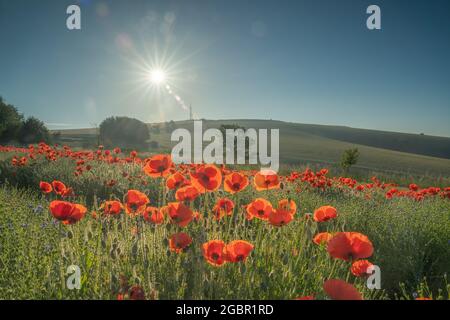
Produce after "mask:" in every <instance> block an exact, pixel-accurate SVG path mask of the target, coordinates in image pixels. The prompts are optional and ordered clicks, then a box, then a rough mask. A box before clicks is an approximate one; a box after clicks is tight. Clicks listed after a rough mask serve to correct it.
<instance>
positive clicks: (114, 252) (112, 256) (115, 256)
mask: <svg viewBox="0 0 450 320" xmlns="http://www.w3.org/2000/svg"><path fill="white" fill-rule="evenodd" d="M109 256H110V257H111V259H113V260H116V258H117V255H116V250H114V249H111V251H110V252H109Z"/></svg>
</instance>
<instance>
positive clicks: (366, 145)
mask: <svg viewBox="0 0 450 320" xmlns="http://www.w3.org/2000/svg"><path fill="white" fill-rule="evenodd" d="M222 124H225V125H230V124H237V125H239V126H241V127H244V128H255V129H260V128H267V129H270V128H278V129H279V130H280V162H281V163H282V164H284V165H293V166H299V165H312V166H314V165H318V166H320V165H323V166H327V167H332V168H334V167H337V166H338V164H339V162H340V159H341V156H342V153H343V151H344V150H346V149H349V148H354V147H357V148H358V149H359V151H360V159H359V161H358V163H357V165H356V166H355V169H354V172H353V174H354V175H356V176H359V175H360V173H363V172H373V173H377V174H378V175H386V176H387V177H392V176H401V175H404V174H407V175H410V176H412V177H413V178H414V179H415V180H418V179H419V180H425V181H427V183H430V182H429V181H437V183H438V184H439V185H445V184H448V181H449V179H450V138H444V137H433V136H422V135H419V134H403V133H395V132H384V131H374V130H365V129H354V128H348V127H336V126H319V125H306V124H297V123H288V122H282V121H272V120H204V124H203V128H204V129H206V128H219V127H220V125H222ZM165 125H166V124H165V123H158V124H151V125H149V126H150V127H152V126H158V127H159V128H160V130H159V131H160V132H159V133H158V134H157V133H154V132H153V131H152V133H151V140H153V141H157V142H158V144H159V148H157V149H153V150H151V151H152V152H170V150H171V149H172V147H173V146H174V143H172V142H171V141H170V134H169V133H168V132H166V130H165ZM176 127H177V128H186V129H188V130H190V131H191V132H192V127H193V126H192V122H190V121H179V122H176ZM59 132H60V133H61V143H67V144H68V145H72V146H84V147H94V146H95V145H96V144H97V135H96V129H76V130H62V131H59ZM366 175H367V174H366ZM427 178H429V179H427ZM419 182H420V181H419Z"/></svg>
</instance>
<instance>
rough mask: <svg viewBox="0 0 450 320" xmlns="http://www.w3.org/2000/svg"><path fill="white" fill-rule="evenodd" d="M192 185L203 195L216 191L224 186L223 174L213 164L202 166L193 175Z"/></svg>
mask: <svg viewBox="0 0 450 320" xmlns="http://www.w3.org/2000/svg"><path fill="white" fill-rule="evenodd" d="M191 178H192V185H193V186H194V187H196V188H197V190H198V191H199V192H201V193H204V192H206V191H216V190H218V189H219V188H220V185H221V184H222V172H221V171H220V170H219V169H218V168H217V167H216V166H215V165H212V164H207V165H201V166H199V167H198V168H197V170H195V172H194V173H191Z"/></svg>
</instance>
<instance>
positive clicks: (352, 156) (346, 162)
mask: <svg viewBox="0 0 450 320" xmlns="http://www.w3.org/2000/svg"><path fill="white" fill-rule="evenodd" d="M358 158H359V151H358V148H354V149H347V150H345V151H344V153H343V154H342V160H341V167H342V169H343V170H344V172H345V173H347V172H348V170H350V167H351V166H353V165H355V164H356V163H357V162H358Z"/></svg>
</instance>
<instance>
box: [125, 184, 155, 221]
mask: <svg viewBox="0 0 450 320" xmlns="http://www.w3.org/2000/svg"><path fill="white" fill-rule="evenodd" d="M125 198H126V199H125V212H126V213H127V214H128V215H130V216H132V217H134V216H137V215H140V214H142V213H143V212H144V210H145V207H146V206H147V204H148V203H149V202H150V200H149V199H148V197H147V196H146V195H145V194H144V193H142V192H140V191H137V190H128V192H127V195H126V197H125Z"/></svg>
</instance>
